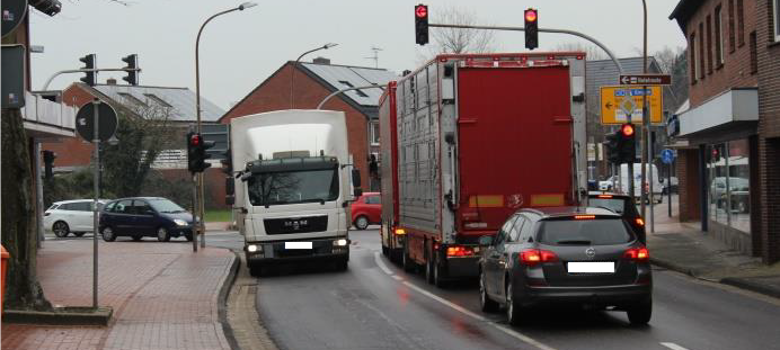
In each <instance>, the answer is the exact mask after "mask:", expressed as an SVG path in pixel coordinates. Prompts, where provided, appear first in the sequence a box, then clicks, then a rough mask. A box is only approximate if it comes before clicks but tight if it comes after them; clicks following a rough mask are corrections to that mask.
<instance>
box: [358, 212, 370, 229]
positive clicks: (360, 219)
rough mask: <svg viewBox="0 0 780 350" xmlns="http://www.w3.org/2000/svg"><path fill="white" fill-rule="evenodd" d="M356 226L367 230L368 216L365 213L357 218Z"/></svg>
mask: <svg viewBox="0 0 780 350" xmlns="http://www.w3.org/2000/svg"><path fill="white" fill-rule="evenodd" d="M355 228H357V229H358V230H361V231H362V230H365V229H367V228H368V218H367V217H366V216H365V215H360V216H358V217H357V219H355Z"/></svg>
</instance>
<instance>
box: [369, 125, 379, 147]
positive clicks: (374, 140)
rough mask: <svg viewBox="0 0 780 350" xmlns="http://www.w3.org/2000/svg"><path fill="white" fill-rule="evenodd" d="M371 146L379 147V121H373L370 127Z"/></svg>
mask: <svg viewBox="0 0 780 350" xmlns="http://www.w3.org/2000/svg"><path fill="white" fill-rule="evenodd" d="M368 130H369V137H370V138H369V140H370V142H371V146H379V141H380V140H379V121H371V123H369V125H368Z"/></svg>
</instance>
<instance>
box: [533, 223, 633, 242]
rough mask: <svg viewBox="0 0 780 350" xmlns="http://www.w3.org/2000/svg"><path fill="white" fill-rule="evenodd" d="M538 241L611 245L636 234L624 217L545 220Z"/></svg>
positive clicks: (629, 240) (628, 239) (628, 240)
mask: <svg viewBox="0 0 780 350" xmlns="http://www.w3.org/2000/svg"><path fill="white" fill-rule="evenodd" d="M541 224H542V225H541V226H540V227H539V232H538V233H537V241H538V242H540V243H544V244H556V245H565V244H573V245H610V244H622V243H628V242H631V241H632V240H634V236H633V235H632V234H631V232H630V231H629V230H628V229H627V228H626V225H625V223H624V222H623V220H622V219H619V218H615V219H595V220H574V219H564V220H544V221H542V222H541Z"/></svg>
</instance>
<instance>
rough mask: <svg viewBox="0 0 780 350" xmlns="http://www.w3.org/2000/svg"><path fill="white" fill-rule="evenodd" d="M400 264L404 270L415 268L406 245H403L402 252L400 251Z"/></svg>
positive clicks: (410, 270)
mask: <svg viewBox="0 0 780 350" xmlns="http://www.w3.org/2000/svg"><path fill="white" fill-rule="evenodd" d="M401 264H402V266H403V267H404V271H406V272H414V270H415V269H417V265H416V264H415V263H414V261H413V260H412V257H410V256H409V251H408V250H407V248H406V247H404V250H403V253H401Z"/></svg>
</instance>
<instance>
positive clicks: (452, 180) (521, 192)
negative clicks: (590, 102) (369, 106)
mask: <svg viewBox="0 0 780 350" xmlns="http://www.w3.org/2000/svg"><path fill="white" fill-rule="evenodd" d="M585 111H586V108H585V54H584V53H579V52H566V53H533V54H530V53H529V54H526V53H523V54H479V55H472V54H467V55H439V56H437V57H436V58H435V59H433V60H431V61H430V62H429V63H427V64H426V65H424V66H423V67H421V68H419V69H418V70H416V71H414V72H411V73H409V74H406V75H405V76H404V77H403V78H401V79H399V80H398V81H397V82H391V83H390V84H389V85H388V87H387V89H386V91H385V93H384V95H383V96H382V98H381V99H380V104H379V122H380V137H381V140H382V142H381V169H380V171H381V178H382V226H381V229H380V234H381V236H382V251H383V253H384V254H385V255H388V256H390V258H391V260H394V261H397V262H400V263H401V264H402V265H403V266H404V268H405V269H406V270H407V271H411V270H416V269H418V268H424V271H425V275H426V278H427V280H428V281H429V282H431V283H434V284H436V285H442V283H443V282H446V281H448V280H452V279H461V278H469V277H476V276H477V275H478V266H477V259H478V257H479V245H478V240H479V238H480V237H481V236H484V235H493V234H495V232H496V231H497V230H498V229H499V228H500V225H502V224H503V223H504V221H505V220H506V219H507V218H508V217H509V215H510V214H512V213H513V212H515V211H516V210H517V209H519V208H522V207H542V206H561V205H573V204H577V203H579V202H580V199H582V198H583V196H584V194H587V192H586V188H587V183H586V181H587V179H586V171H585V170H586V158H585ZM583 200H584V199H583Z"/></svg>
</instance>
